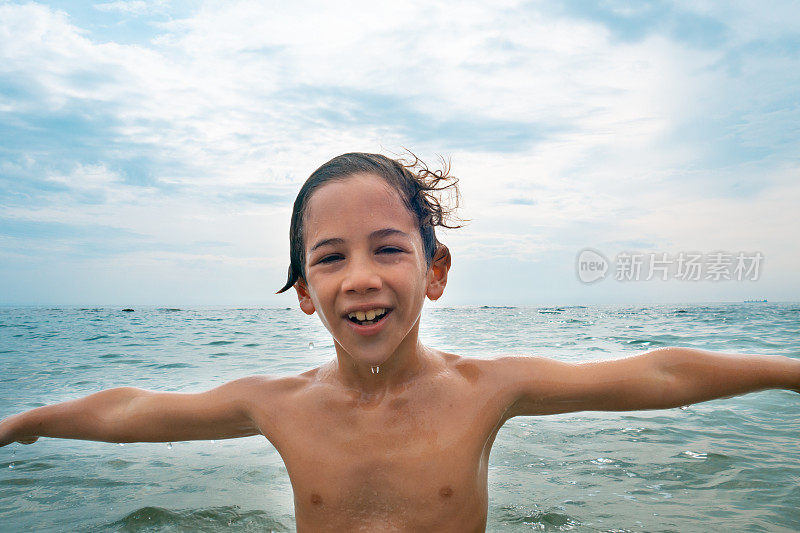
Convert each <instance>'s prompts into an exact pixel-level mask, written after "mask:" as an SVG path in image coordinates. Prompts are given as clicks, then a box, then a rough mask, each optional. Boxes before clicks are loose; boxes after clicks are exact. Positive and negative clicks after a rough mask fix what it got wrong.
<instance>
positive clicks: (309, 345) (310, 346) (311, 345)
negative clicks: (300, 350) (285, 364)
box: [308, 342, 314, 350]
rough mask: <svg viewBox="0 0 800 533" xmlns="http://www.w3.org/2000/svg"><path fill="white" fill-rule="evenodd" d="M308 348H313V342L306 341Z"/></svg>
mask: <svg viewBox="0 0 800 533" xmlns="http://www.w3.org/2000/svg"><path fill="white" fill-rule="evenodd" d="M308 349H309V350H313V349H314V343H313V342H309V343H308Z"/></svg>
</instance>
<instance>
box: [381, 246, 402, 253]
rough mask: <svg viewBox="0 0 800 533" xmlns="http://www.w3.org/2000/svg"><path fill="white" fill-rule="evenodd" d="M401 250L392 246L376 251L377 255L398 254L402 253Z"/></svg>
mask: <svg viewBox="0 0 800 533" xmlns="http://www.w3.org/2000/svg"><path fill="white" fill-rule="evenodd" d="M402 252H403V250H401V249H400V248H395V247H394V246H384V247H383V248H381V249H380V250H378V253H379V254H399V253H402Z"/></svg>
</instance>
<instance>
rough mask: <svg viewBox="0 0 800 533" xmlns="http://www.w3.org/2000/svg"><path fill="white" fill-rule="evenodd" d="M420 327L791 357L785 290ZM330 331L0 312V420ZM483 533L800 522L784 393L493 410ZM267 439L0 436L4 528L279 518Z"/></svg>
mask: <svg viewBox="0 0 800 533" xmlns="http://www.w3.org/2000/svg"><path fill="white" fill-rule="evenodd" d="M421 329H422V331H421V336H422V339H423V342H425V343H426V344H429V345H430V346H433V347H436V348H440V349H444V350H448V351H452V352H454V353H458V354H461V355H464V356H473V357H495V356H498V355H505V354H530V355H542V356H548V357H554V358H557V359H561V360H565V361H581V360H588V359H609V358H616V357H621V356H626V355H632V354H635V353H639V352H643V351H646V350H649V349H653V348H657V347H662V346H671V345H675V346H686V347H695V348H703V349H709V350H717V351H728V352H740V353H763V354H781V355H786V356H789V357H795V358H800V304H792V303H781V304H772V303H741V304H710V305H696V304H695V305H686V306H677V305H665V306H646V307H623V306H594V307H559V308H535V307H500V308H498V307H458V308H444V307H433V308H429V309H425V311H424V312H423V320H422V328H421ZM332 357H333V344H332V342H331V339H330V337H329V336H328V335H327V332H326V331H325V330H324V329H323V327H322V326H321V324H320V323H319V321H318V320H317V319H316V318H315V317H306V316H305V315H304V314H302V313H301V312H300V311H299V310H297V309H221V308H186V309H156V308H148V309H145V308H141V309H138V308H137V309H136V310H135V312H123V311H122V310H121V309H119V308H116V309H115V308H102V309H78V308H0V417H3V416H7V415H10V414H13V413H16V412H19V411H21V410H26V409H30V408H33V407H37V406H41V405H45V404H49V403H53V402H59V401H64V400H68V399H72V398H76V397H80V396H83V395H86V394H90V393H92V392H96V391H98V390H101V389H105V388H110V387H116V386H123V385H130V386H136V387H141V388H147V389H155V390H171V391H199V390H205V389H208V388H211V387H214V386H216V385H219V384H221V383H222V382H225V381H228V380H231V379H235V378H238V377H242V376H246V375H250V374H257V373H267V374H274V375H289V374H295V373H298V372H301V371H303V370H306V369H309V368H311V367H314V366H317V365H319V364H321V363H323V362H326V361H328V360H329V359H330V358H332ZM487 529H488V531H586V532H590V531H591V532H596V531H680V532H684V531H708V530H716V531H722V530H730V531H745V530H746V531H797V530H800V395H798V394H796V393H793V392H789V391H777V390H773V391H763V392H759V393H754V394H749V395H745V396H739V397H735V398H727V399H720V400H715V401H712V402H706V403H702V404H696V405H693V406H689V407H688V408H686V409H669V410H657V411H636V412H626V413H600V412H583V413H571V414H562V415H554V416H545V417H525V418H515V419H513V420H511V421H509V422H508V423H507V424H506V425H505V426H504V427H503V429H502V430H501V431H500V434H499V435H498V437H497V440H496V442H495V445H494V449H493V451H492V455H491V461H490V467H489V522H488V528H487ZM292 530H294V518H293V508H292V492H291V485H290V484H289V478H288V476H287V474H286V469H285V468H284V466H283V464H282V462H281V460H280V457H279V455H278V453H277V452H276V451H275V450H274V449H273V448H272V447H271V445H270V444H269V443H268V442H267V441H266V440H265V439H264V438H263V437H249V438H245V439H235V440H224V441H195V442H176V443H171V444H152V443H141V444H125V445H117V444H108V443H97V442H86V441H75V440H60V439H40V440H39V442H37V443H36V444H33V445H31V446H23V445H20V444H12V445H10V446H8V447H5V448H0V531H3V532H5V531H8V532H12V531H13V532H16V531H96V532H104V531H292Z"/></svg>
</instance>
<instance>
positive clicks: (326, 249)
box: [295, 174, 449, 366]
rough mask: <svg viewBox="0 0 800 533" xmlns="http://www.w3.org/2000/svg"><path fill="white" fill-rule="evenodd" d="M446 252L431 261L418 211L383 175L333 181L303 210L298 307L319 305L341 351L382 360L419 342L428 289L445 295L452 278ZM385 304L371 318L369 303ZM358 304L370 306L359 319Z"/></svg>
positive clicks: (359, 359)
mask: <svg viewBox="0 0 800 533" xmlns="http://www.w3.org/2000/svg"><path fill="white" fill-rule="evenodd" d="M444 250H445V251H446V248H445V249H444ZM442 255H446V258H445V259H442V258H440V259H439V260H438V261H436V260H435V261H434V263H433V265H432V267H431V268H428V266H427V263H426V261H425V254H424V250H423V245H422V238H421V236H420V232H419V228H418V226H417V222H416V219H415V218H414V216H413V215H412V214H411V213H410V212H409V210H408V209H407V208H406V206H405V205H404V204H403V201H402V200H401V198H400V196H399V195H398V193H397V192H396V191H394V190H393V189H391V188H390V187H389V185H388V184H386V182H385V181H384V180H383V179H382V178H380V177H379V176H376V175H371V174H358V175H353V176H350V177H347V178H345V179H344V180H337V181H331V182H328V183H326V184H325V185H323V186H321V187H320V188H319V189H317V190H316V191H314V193H313V194H312V196H311V198H310V200H309V203H308V207H307V209H306V213H305V260H306V279H305V280H304V281H303V280H301V281H299V282H298V283H297V284H296V285H295V288H296V289H297V293H298V298H299V300H300V307H301V308H302V310H303V311H304V312H306V313H308V314H311V313H314V312H316V313H318V315H319V318H320V320H322V323H323V324H324V325H325V327H326V328H327V329H328V331H330V333H331V335H332V336H333V338H334V341H335V343H336V349H337V352H338V353H339V354H340V355H345V354H343V353H341V352H342V350H343V351H344V352H345V353H346V354H347V355H349V357H351V358H352V359H353V362H355V363H360V364H367V365H370V366H376V365H381V364H383V363H384V362H385V361H386V360H388V359H389V358H390V357H392V355H394V354H395V353H396V352H397V350H398V348H399V349H404V347H406V348H408V349H415V348H416V332H417V329H418V327H419V316H420V312H421V311H422V304H423V302H424V300H425V296H426V295H427V296H428V297H430V298H431V299H436V298H438V297H439V296H441V294H442V292H443V290H444V285H445V284H446V281H447V269H448V267H449V253H447V254H443V253H440V254H439V256H442ZM381 309H385V310H386V312H385V314H384V315H383V316H382V317H381V316H380V315H378V316H376V317H374V318H372V319H371V320H370V317H371V316H372V315H371V313H369V312H368V311H376V310H377V311H378V312H380V310H381ZM354 312H355V313H362V312H363V313H365V315H358V314H357V315H356V317H355V318H356V319H358V318H361V319H362V320H361V321H360V322H361V323H356V322H354V321H353V320H352V319H351V318H350V316H349V315H350V314H351V313H354ZM364 322H366V323H364ZM412 330H413V332H414V334H413V335H409V333H410V332H412Z"/></svg>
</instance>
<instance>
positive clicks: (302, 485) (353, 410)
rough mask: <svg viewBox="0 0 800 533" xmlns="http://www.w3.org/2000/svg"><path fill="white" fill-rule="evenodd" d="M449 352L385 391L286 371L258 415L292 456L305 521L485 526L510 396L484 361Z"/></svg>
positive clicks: (300, 522)
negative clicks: (491, 473)
mask: <svg viewBox="0 0 800 533" xmlns="http://www.w3.org/2000/svg"><path fill="white" fill-rule="evenodd" d="M441 361H442V366H441V368H440V369H439V371H437V372H435V373H430V374H427V375H425V377H422V378H419V379H416V380H414V381H412V382H410V384H409V385H408V386H407V387H406V388H405V389H404V390H399V391H395V392H393V393H391V394H386V395H384V396H383V397H382V398H366V399H364V398H363V397H358V396H357V395H355V393H353V392H352V391H347V390H346V389H344V388H342V387H340V386H337V385H336V384H332V383H330V382H328V381H326V380H325V379H319V377H320V376H318V375H317V372H316V371H311V372H308V373H306V374H303V375H302V376H300V377H297V378H286V382H285V384H284V388H285V390H284V392H283V393H282V394H279V395H277V396H278V398H279V399H278V400H277V401H278V402H279V405H272V406H270V408H268V409H264V410H263V411H261V412H260V413H259V415H258V416H257V422H259V426H260V427H261V428H262V431H263V432H264V433H265V435H267V436H268V438H269V439H270V441H271V442H272V443H273V445H275V447H276V448H277V450H278V451H279V452H280V454H281V456H282V457H283V460H284V463H285V464H286V468H287V470H288V472H289V477H290V479H291V482H292V487H293V489H294V499H295V516H296V520H297V529H298V531H360V530H363V531H458V532H466V531H483V530H484V529H485V526H486V513H487V466H488V460H489V452H490V450H491V445H492V443H493V441H494V437H495V435H496V434H497V430H498V429H499V427H500V425H502V422H503V421H504V420H505V419H504V413H505V410H506V409H507V407H508V406H506V405H503V404H502V402H501V401H498V400H497V399H496V396H497V395H492V394H489V388H490V387H491V383H490V381H491V380H487V379H485V378H484V374H485V372H484V371H483V370H482V368H481V362H473V361H470V360H465V359H462V358H459V357H457V356H451V355H448V354H441ZM482 363H487V362H485V361H484V362H482ZM271 397H272V398H273V401H275V400H274V395H272V396H271Z"/></svg>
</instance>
